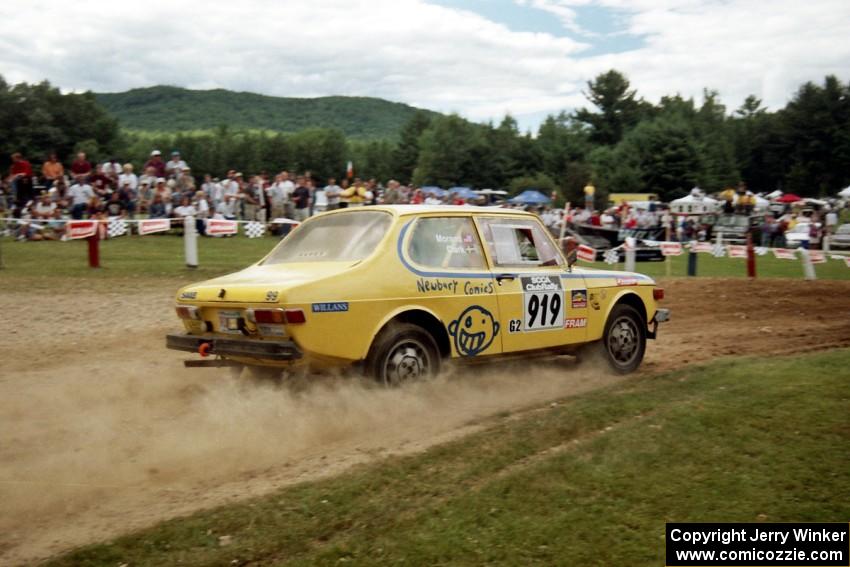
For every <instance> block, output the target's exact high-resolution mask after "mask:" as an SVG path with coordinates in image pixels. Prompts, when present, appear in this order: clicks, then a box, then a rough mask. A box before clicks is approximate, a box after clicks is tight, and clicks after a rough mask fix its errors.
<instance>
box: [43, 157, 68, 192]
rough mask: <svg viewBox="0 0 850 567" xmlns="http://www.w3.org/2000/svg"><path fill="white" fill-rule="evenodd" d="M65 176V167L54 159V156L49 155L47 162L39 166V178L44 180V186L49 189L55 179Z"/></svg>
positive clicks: (56, 158)
mask: <svg viewBox="0 0 850 567" xmlns="http://www.w3.org/2000/svg"><path fill="white" fill-rule="evenodd" d="M64 175H65V166H64V165H62V162H61V161H59V158H58V157H56V154H55V153H54V154H50V156H48V158H47V161H46V162H44V163H43V164H41V177H42V179H43V180H44V186H45V187H47V188H48V189H50V188H51V187H53V184H54V183H56V180H57V179H60V178H61V177H62V176H64Z"/></svg>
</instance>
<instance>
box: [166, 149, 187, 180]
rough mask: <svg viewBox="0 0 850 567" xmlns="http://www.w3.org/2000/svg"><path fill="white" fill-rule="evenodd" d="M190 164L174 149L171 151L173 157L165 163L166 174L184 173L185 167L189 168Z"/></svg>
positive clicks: (173, 175) (176, 174)
mask: <svg viewBox="0 0 850 567" xmlns="http://www.w3.org/2000/svg"><path fill="white" fill-rule="evenodd" d="M188 167H189V164H187V163H186V162H185V161H183V160H182V159H180V152H178V151H177V150H174V151H173V152H171V159H170V160H168V161H167V162H166V163H165V174H166V175H167V176H168V177H172V178H174V177H177V176H179V175H180V174H182V173H183V170H184V169H187V168H188Z"/></svg>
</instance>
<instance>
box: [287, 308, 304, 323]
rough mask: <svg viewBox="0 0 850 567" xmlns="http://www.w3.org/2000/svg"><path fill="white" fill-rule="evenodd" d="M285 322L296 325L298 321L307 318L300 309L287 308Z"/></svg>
mask: <svg viewBox="0 0 850 567" xmlns="http://www.w3.org/2000/svg"><path fill="white" fill-rule="evenodd" d="M286 322H287V323H289V324H290V325H297V324H300V323H306V322H307V318H306V317H305V316H304V311H302V310H301V309H287V310H286Z"/></svg>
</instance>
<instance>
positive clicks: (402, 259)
mask: <svg viewBox="0 0 850 567" xmlns="http://www.w3.org/2000/svg"><path fill="white" fill-rule="evenodd" d="M663 295H664V292H663V290H662V289H661V288H659V287H657V286H656V285H655V282H654V281H653V280H652V279H651V278H649V277H647V276H644V275H641V274H635V273H630V272H613V271H603V270H595V269H590V268H574V267H572V266H571V265H568V263H567V261H566V259H565V257H564V255H563V254H562V251H561V249H560V248H559V247H558V245H557V244H556V242H555V241H554V240H553V239H552V237H551V235H550V234H549V232H548V231H547V230H546V228H545V227H544V226H543V224H542V223H541V222H540V220H539V219H538V217H536V216H535V215H532V214H530V213H525V212H520V211H515V210H509V209H498V208H481V207H449V206H439V207H429V206H416V205H413V206H411V205H394V206H375V207H361V208H356V209H343V210H338V211H333V212H330V213H324V214H321V215H318V216H316V217H313V218H311V219H309V220H307V221H306V222H304V223H303V224H302V225H301V226H299V227H298V228H297V229H295V230H293V231H292V233H291V234H289V235H288V236H287V237H286V238H285V239H284V240H283V241H282V242H281V243H280V244H278V245H277V246H276V247H275V248H274V249H273V250H272V251H271V252H270V253H269V254H268V255H267V256H266V257H265V258H263V259H262V260H260V261H259V262H257V263H256V264H254V265H253V266H250V267H248V268H246V269H244V270H242V271H240V272H236V273H234V274H230V275H227V276H223V277H219V278H215V279H212V280H209V281H205V282H202V283H198V284H194V285H190V286H187V287H184V288H182V289H181V290H180V291H179V292H178V293H177V314H178V316H179V317H180V318H181V319H182V320H183V324H184V326H185V328H186V333H185V334H172V335H168V336H167V339H166V344H167V346H168V348H171V349H176V350H183V351H190V352H197V353H200V354H201V355H202V356H209V355H215V356H216V359H215V360H200V359H199V360H193V361H187V365H189V366H206V365H211V366H213V365H249V366H252V367H255V368H259V367H266V368H271V369H283V368H291V367H293V366H298V365H305V364H308V365H309V366H310V367H311V368H327V367H340V366H352V365H362V366H363V369H364V370H365V372H366V373H367V374H369V375H371V376H373V377H375V378H376V379H377V380H379V381H380V382H383V383H386V384H397V383H400V382H403V381H405V380H408V379H412V378H418V377H422V376H427V375H433V374H436V373H437V372H438V371H439V368H440V363H441V361H442V360H443V359H447V358H453V359H460V360H469V359H476V360H477V359H480V358H483V357H496V356H499V355H508V354H514V355H516V354H520V353H529V352H532V351H534V352H537V353H546V352H552V353H558V352H576V351H577V350H578V349H579V347H584V348H587V346H588V345H592V348H594V349H599V350H600V351H601V352H602V353H603V355H604V356H605V357H606V358H607V360H608V362H609V363H610V365H611V367H612V368H613V369H614V370H616V371H618V372H631V371H633V370H634V369H636V368H637V367H638V366H639V365H640V362H641V360H642V359H643V355H644V350H645V348H646V339H647V338H655V335H656V329H657V325H658V323H659V322H661V321H665V320H667V319H668V318H669V311H668V310H667V309H660V308H658V307H657V301H658V300H660V299H661V298H663Z"/></svg>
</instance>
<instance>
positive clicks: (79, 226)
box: [65, 220, 99, 239]
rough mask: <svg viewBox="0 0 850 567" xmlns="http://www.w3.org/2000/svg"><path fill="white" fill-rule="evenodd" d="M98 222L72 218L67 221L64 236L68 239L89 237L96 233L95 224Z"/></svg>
mask: <svg viewBox="0 0 850 567" xmlns="http://www.w3.org/2000/svg"><path fill="white" fill-rule="evenodd" d="M98 224H99V223H98V222H97V221H93V220H72V221H68V226H67V229H66V230H65V236H67V237H68V238H69V239H75V238H89V237H90V236H94V235H95V234H96V233H97V225H98Z"/></svg>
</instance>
